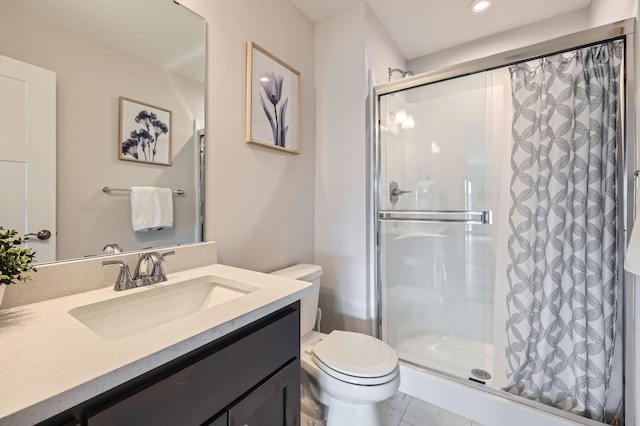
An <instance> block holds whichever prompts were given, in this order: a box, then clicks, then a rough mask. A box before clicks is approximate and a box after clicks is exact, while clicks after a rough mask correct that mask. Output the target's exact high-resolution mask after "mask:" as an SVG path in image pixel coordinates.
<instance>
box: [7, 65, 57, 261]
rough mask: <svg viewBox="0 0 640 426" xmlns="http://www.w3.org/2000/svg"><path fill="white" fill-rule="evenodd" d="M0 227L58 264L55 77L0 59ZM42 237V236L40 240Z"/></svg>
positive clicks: (38, 256)
mask: <svg viewBox="0 0 640 426" xmlns="http://www.w3.org/2000/svg"><path fill="white" fill-rule="evenodd" d="M0 200H2V201H1V202H0V226H2V227H3V228H5V229H16V230H17V231H18V232H19V233H20V234H21V235H25V234H27V233H38V232H39V231H49V232H50V233H51V236H50V238H48V239H39V238H38V237H37V236H30V239H29V242H28V244H27V245H28V246H29V247H31V248H32V249H33V250H34V251H35V252H36V261H37V262H38V263H41V262H50V261H53V260H56V74H55V73H54V72H53V71H49V70H46V69H43V68H39V67H36V66H33V65H30V64H26V63H24V62H20V61H16V60H15V59H11V58H7V57H5V56H0ZM44 234H46V232H42V233H41V236H44Z"/></svg>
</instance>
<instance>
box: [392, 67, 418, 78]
mask: <svg viewBox="0 0 640 426" xmlns="http://www.w3.org/2000/svg"><path fill="white" fill-rule="evenodd" d="M394 72H398V73H400V75H401V76H402V78H406V77H411V76H413V75H415V73H414V72H413V71H411V70H407V71H405V70H401V69H400V68H391V67H389V81H391V75H392V74H393V73H394Z"/></svg>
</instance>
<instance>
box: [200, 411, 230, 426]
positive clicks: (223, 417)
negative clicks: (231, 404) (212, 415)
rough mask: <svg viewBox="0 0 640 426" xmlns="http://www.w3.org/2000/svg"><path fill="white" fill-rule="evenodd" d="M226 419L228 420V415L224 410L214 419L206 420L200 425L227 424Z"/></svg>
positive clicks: (220, 425)
mask: <svg viewBox="0 0 640 426" xmlns="http://www.w3.org/2000/svg"><path fill="white" fill-rule="evenodd" d="M228 421H229V416H228V415H227V413H226V412H225V413H223V414H222V415H221V416H219V417H217V418H216V419H215V420H211V421H207V422H206V423H205V424H204V425H202V426H227V422H228Z"/></svg>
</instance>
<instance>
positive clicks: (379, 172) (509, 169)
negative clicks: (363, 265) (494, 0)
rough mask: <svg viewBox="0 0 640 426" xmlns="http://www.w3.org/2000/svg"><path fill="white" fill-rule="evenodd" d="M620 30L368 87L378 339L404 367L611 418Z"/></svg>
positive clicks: (628, 142)
mask: <svg viewBox="0 0 640 426" xmlns="http://www.w3.org/2000/svg"><path fill="white" fill-rule="evenodd" d="M633 25H634V24H633V21H632V20H629V21H623V22H619V23H616V24H611V25H608V26H605V27H599V28H596V29H593V30H588V31H585V32H582V33H578V34H574V35H571V36H566V37H563V38H560V39H556V40H553V41H551V42H546V43H542V44H538V45H534V46H531V47H529V48H523V49H519V50H518V51H512V52H507V53H505V54H502V55H496V56H491V57H488V58H484V59H482V60H478V61H474V62H470V63H466V64H462V65H460V66H456V67H451V68H447V69H444V70H439V71H434V72H429V73H425V74H419V75H416V76H413V77H409V78H405V79H401V80H396V81H394V82H390V83H386V84H383V85H379V86H376V87H375V88H374V97H373V98H374V99H375V106H374V112H373V113H374V114H375V120H373V122H374V123H375V126H376V128H375V130H374V132H373V134H374V139H375V144H374V145H375V148H374V153H373V156H372V170H373V176H372V179H373V185H372V196H373V200H374V202H373V205H374V206H373V210H374V212H373V217H374V220H373V221H372V233H373V234H374V235H375V238H374V239H373V240H374V241H376V244H375V246H376V248H375V256H374V257H375V270H376V282H377V296H376V303H377V306H378V309H379V312H378V314H379V318H380V327H379V335H380V337H381V338H382V339H383V340H384V341H386V342H387V343H388V344H389V345H391V346H392V347H393V348H394V350H395V351H396V352H397V354H398V357H399V358H400V359H401V360H402V361H403V362H404V363H406V364H410V365H412V366H416V367H418V368H419V369H420V370H421V371H423V372H424V374H427V375H437V376H440V377H444V378H446V379H448V380H453V381H456V382H458V383H460V384H464V385H468V386H469V387H470V388H472V389H474V390H476V391H477V392H489V393H490V394H492V395H494V396H496V395H497V396H499V397H503V398H507V399H509V400H511V401H517V402H520V403H524V404H526V405H528V406H530V407H534V408H538V409H543V410H545V411H547V412H550V413H552V414H554V415H557V416H560V417H563V418H565V419H569V420H573V421H580V422H585V423H587V424H601V423H606V424H625V414H624V406H625V404H624V400H625V396H626V398H627V401H629V400H631V401H633V393H634V392H633V391H632V390H631V389H630V388H629V389H627V390H626V395H625V389H624V383H625V381H624V374H625V370H627V371H626V373H627V374H629V373H630V371H629V370H633V367H632V361H631V359H630V358H631V357H630V356H629V354H632V353H633V352H631V347H632V346H630V345H633V343H634V342H633V341H632V340H631V336H632V333H631V332H629V333H625V327H628V326H629V323H628V322H627V321H630V319H631V318H633V315H632V313H633V312H632V311H633V293H632V290H631V288H630V286H629V285H628V284H629V281H631V280H632V278H630V277H625V275H624V271H623V269H622V266H623V259H624V252H625V246H626V238H627V230H629V229H630V227H631V226H630V225H631V224H632V223H633V219H634V214H635V212H634V205H635V203H634V202H633V201H634V200H635V179H634V176H633V172H634V171H635V170H636V169H637V166H636V151H635V130H634V127H635V118H634V104H633V101H632V100H633V98H634V96H635V95H634V91H635V85H634V72H635V71H634V66H633V65H634V60H633V49H634V48H633V37H634V35H633V34H634V28H633ZM564 80H567V81H564ZM561 83H562V84H564V85H565V86H562V84H561ZM558 86H559V88H557V89H554V88H556V87H558ZM554 90H556V92H554ZM603 97H604V99H603ZM535 102H538V104H536V103H535ZM597 102H600V103H601V105H602V106H601V107H597V106H595V107H594V105H595V104H596V103H597ZM585 105H587V107H585ZM585 108H586V110H587V111H586V112H585ZM589 111H590V112H589ZM584 114H587V115H586V116H584ZM589 114H591V115H589ZM594 114H595V115H594ZM532 117H533V118H532ZM552 117H560V118H561V120H560V121H557V119H555V118H552ZM553 120H556V121H557V122H555V123H554V122H552V121H553ZM597 123H600V127H597ZM532 129H533V130H535V131H536V132H540V133H541V134H539V135H537V134H531V132H532ZM585 129H587V130H585ZM594 134H596V136H597V137H596V136H594ZM545 140H546V142H545ZM596 140H597V141H596ZM567 141H568V142H567ZM597 143H600V145H598V146H596V144H597ZM563 167H564V168H565V169H563ZM582 180H584V185H583V183H581V181H582ZM583 186H584V187H583ZM566 198H568V199H566ZM559 199H563V200H564V199H566V200H564V201H558V200H559ZM593 200H595V201H593ZM563 203H564V204H563ZM594 212H595V213H594ZM558 217H559V218H558ZM594 221H595V222H594ZM527 239H529V240H530V241H527ZM596 246H597V247H596ZM585 247H586V248H585ZM594 247H595V248H594ZM554 250H555V251H557V253H556V252H554ZM585 251H586V253H585ZM555 256H557V257H555ZM594 265H595V266H594ZM594 269H596V270H597V271H596V272H594ZM557 271H560V272H559V273H558V272H557ZM625 278H626V279H625ZM594 295H595V296H594ZM594 298H595V299H598V301H597V302H593V301H592V300H591V299H594ZM581 303H582V305H580V304H581ZM596 317H597V318H596ZM583 329H584V330H586V331H585V332H583V331H582V330H583ZM596 347H598V348H599V349H597V350H596V349H594V348H596ZM567 348H569V349H567ZM585 348H586V349H585ZM625 350H627V354H626V355H625ZM625 362H626V363H627V368H626V369H625ZM581 369H583V370H584V371H582V370H581ZM631 372H632V371H631ZM631 382H632V381H631V380H628V381H627V385H629V383H631ZM626 418H627V422H626V424H634V419H633V415H632V410H627V415H626Z"/></svg>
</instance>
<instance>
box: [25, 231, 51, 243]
mask: <svg viewBox="0 0 640 426" xmlns="http://www.w3.org/2000/svg"><path fill="white" fill-rule="evenodd" d="M29 235H33V236H34V237H37V238H38V239H39V240H48V239H49V238H51V231H49V230H47V229H42V230H40V231H38V232H36V233H33V232H30V233H28V234H27V235H25V237H28V236H29Z"/></svg>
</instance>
